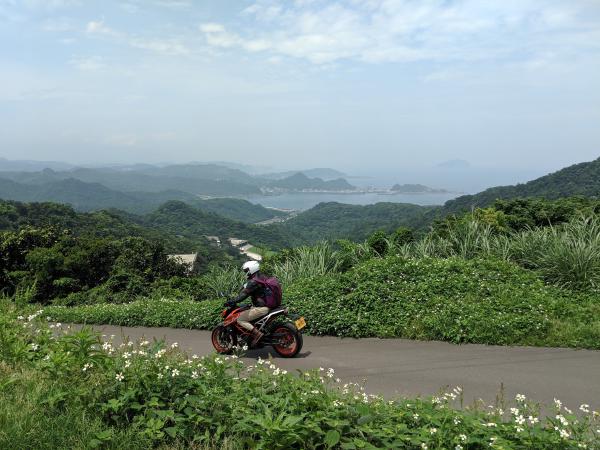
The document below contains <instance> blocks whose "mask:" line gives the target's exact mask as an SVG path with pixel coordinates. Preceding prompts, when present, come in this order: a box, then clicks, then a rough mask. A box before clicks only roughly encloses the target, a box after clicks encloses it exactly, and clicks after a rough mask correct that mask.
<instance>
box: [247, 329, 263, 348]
mask: <svg viewBox="0 0 600 450" xmlns="http://www.w3.org/2000/svg"><path fill="white" fill-rule="evenodd" d="M250 336H251V337H252V342H250V345H251V346H252V347H254V346H255V345H256V344H258V341H260V338H261V337H263V336H264V333H261V332H260V331H259V330H258V329H257V328H253V329H252V332H251V333H250Z"/></svg>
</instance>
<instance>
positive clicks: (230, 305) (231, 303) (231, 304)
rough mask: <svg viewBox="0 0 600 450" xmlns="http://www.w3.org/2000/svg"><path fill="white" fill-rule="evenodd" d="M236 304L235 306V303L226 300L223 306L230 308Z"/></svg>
mask: <svg viewBox="0 0 600 450" xmlns="http://www.w3.org/2000/svg"><path fill="white" fill-rule="evenodd" d="M236 304H237V302H236V301H235V300H227V301H226V302H225V306H226V307H227V308H231V307H232V306H235V305H236Z"/></svg>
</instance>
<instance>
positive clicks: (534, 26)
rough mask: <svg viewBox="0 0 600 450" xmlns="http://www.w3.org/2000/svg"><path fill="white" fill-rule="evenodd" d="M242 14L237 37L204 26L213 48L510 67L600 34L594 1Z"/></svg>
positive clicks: (327, 7) (320, 6) (370, 2)
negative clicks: (582, 35)
mask: <svg viewBox="0 0 600 450" xmlns="http://www.w3.org/2000/svg"><path fill="white" fill-rule="evenodd" d="M240 15H241V17H242V18H244V21H243V22H241V25H238V27H236V29H235V30H234V31H231V30H229V29H227V28H226V27H225V25H223V24H221V23H214V22H211V23H204V24H201V25H200V27H199V29H200V31H201V33H203V35H204V37H205V40H206V43H207V44H208V45H210V46H213V47H220V48H229V49H236V48H237V49H242V50H244V51H247V52H269V53H271V56H286V57H293V58H298V59H304V60H308V61H310V62H312V63H316V64H329V63H334V62H338V61H343V60H353V61H360V62H365V63H385V62H411V61H435V62H444V61H460V62H465V61H473V60H486V59H490V60H491V59H496V60H497V59H507V60H510V59H511V58H519V57H522V56H523V54H524V53H527V52H532V51H542V52H543V51H545V50H546V48H547V47H548V46H550V45H552V44H550V43H549V39H550V40H552V41H555V42H556V43H557V44H558V45H561V42H565V41H566V40H568V39H569V38H571V39H572V38H573V37H574V36H575V35H576V34H577V33H578V32H581V31H582V30H583V29H586V27H587V28H588V29H590V30H594V29H595V30H598V29H599V27H600V8H597V7H594V6H593V3H592V2H578V3H573V2H571V3H568V4H566V3H564V2H560V1H546V0H520V1H518V2H513V1H510V2H509V1H502V2H480V1H477V0H459V1H452V2H448V1H443V0H423V1H419V2H413V1H409V0H379V1H377V0H341V1H338V2H336V3H331V2H325V1H306V0H304V1H296V2H289V1H268V0H261V1H257V2H255V3H253V4H252V5H250V6H248V7H246V8H245V9H243V10H242V11H241V12H240ZM588 45H589V44H588ZM567 47H568V46H566V45H563V50H564V51H565V52H569V51H571V52H572V51H574V50H576V49H573V48H571V49H570V50H569V49H568V48H567Z"/></svg>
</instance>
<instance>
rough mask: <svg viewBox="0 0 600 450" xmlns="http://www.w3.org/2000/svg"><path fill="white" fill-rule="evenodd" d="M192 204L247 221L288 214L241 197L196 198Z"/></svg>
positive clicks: (233, 218)
mask: <svg viewBox="0 0 600 450" xmlns="http://www.w3.org/2000/svg"><path fill="white" fill-rule="evenodd" d="M172 200H177V198H173V199H172ZM191 204H192V205H194V206H196V207H197V208H199V209H201V210H202V211H206V212H212V213H215V214H218V215H220V216H223V217H226V218H228V219H232V220H239V221H240V222H245V223H257V222H262V221H264V220H268V219H273V218H274V217H281V216H285V215H286V213H284V212H282V211H277V210H274V209H269V208H265V207H264V206H262V205H256V204H254V203H250V202H249V201H247V200H242V199H239V198H211V199H208V200H196V201H194V202H191Z"/></svg>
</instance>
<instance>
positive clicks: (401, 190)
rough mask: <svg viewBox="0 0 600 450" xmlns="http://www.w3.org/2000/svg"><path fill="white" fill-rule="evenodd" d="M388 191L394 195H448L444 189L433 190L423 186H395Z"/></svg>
mask: <svg viewBox="0 0 600 450" xmlns="http://www.w3.org/2000/svg"><path fill="white" fill-rule="evenodd" d="M390 191H392V192H393V193H394V194H450V191H448V190H446V189H434V188H430V187H429V186H425V185H423V184H395V185H393V186H392V188H391V189H390Z"/></svg>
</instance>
